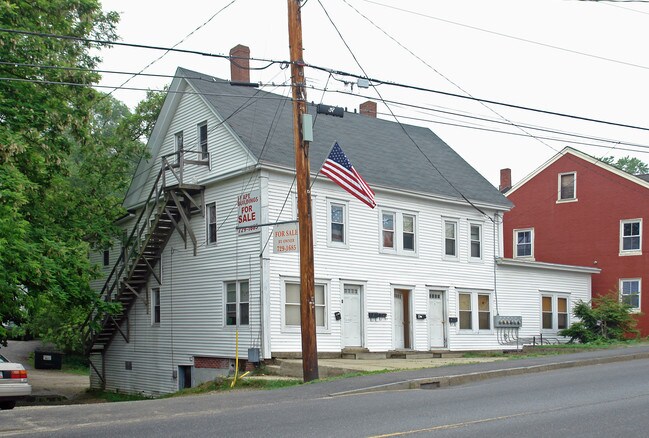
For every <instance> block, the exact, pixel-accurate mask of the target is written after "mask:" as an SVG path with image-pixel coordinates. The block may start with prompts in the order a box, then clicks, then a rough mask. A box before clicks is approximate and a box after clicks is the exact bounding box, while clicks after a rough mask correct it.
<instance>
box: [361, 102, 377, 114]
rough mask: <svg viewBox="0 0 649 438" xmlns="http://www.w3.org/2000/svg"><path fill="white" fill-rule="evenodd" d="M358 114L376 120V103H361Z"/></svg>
mask: <svg viewBox="0 0 649 438" xmlns="http://www.w3.org/2000/svg"><path fill="white" fill-rule="evenodd" d="M359 112H360V113H361V114H362V115H364V116H368V117H374V118H376V102H372V101H371V100H368V101H367V102H363V103H361V106H360V107H359Z"/></svg>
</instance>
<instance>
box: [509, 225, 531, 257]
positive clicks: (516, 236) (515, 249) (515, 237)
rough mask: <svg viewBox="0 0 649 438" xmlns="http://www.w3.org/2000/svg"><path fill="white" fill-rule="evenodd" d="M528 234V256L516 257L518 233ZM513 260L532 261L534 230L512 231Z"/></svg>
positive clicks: (521, 229)
mask: <svg viewBox="0 0 649 438" xmlns="http://www.w3.org/2000/svg"><path fill="white" fill-rule="evenodd" d="M527 232H529V233H530V255H518V233H527ZM513 254H514V258H515V259H532V260H533V259H534V228H520V229H515V230H514V253H513Z"/></svg>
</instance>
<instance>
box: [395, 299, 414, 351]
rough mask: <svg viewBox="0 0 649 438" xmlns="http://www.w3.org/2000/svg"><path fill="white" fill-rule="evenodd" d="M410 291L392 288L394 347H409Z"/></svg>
mask: <svg viewBox="0 0 649 438" xmlns="http://www.w3.org/2000/svg"><path fill="white" fill-rule="evenodd" d="M409 298H410V291H409V290H407V289H395V290H394V318H393V319H394V348H395V349H400V348H410V310H409V309H410V305H409Z"/></svg>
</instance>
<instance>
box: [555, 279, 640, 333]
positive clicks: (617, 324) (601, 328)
mask: <svg viewBox="0 0 649 438" xmlns="http://www.w3.org/2000/svg"><path fill="white" fill-rule="evenodd" d="M618 297H619V294H618V293H617V292H610V293H609V294H607V295H601V296H598V297H595V298H593V299H592V300H591V302H590V303H587V302H584V301H581V300H580V301H579V302H578V303H577V304H576V305H575V307H574V309H573V312H572V313H573V315H575V316H576V317H577V318H579V321H577V322H575V323H574V324H572V325H571V326H570V327H569V328H567V329H564V330H561V331H560V332H559V334H560V335H561V336H568V337H570V338H571V340H572V341H579V342H581V343H584V344H586V343H591V342H610V341H621V340H624V339H626V338H628V337H637V336H638V334H639V332H638V330H637V329H636V324H637V321H636V318H635V317H634V315H633V314H632V313H631V306H629V305H628V304H625V303H623V302H621V301H620V300H619V298H618Z"/></svg>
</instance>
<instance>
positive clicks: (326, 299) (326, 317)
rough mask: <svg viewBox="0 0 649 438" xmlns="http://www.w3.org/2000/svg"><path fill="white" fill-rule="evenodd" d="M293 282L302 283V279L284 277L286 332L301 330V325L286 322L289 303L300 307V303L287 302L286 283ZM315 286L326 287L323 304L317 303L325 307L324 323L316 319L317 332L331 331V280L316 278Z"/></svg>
mask: <svg viewBox="0 0 649 438" xmlns="http://www.w3.org/2000/svg"><path fill="white" fill-rule="evenodd" d="M287 284H291V285H299V284H300V279H299V278H296V277H287V278H283V279H282V282H281V288H282V289H281V291H280V293H281V299H282V300H281V301H282V308H281V312H282V331H284V332H295V333H299V332H300V331H301V330H300V325H293V324H291V325H289V324H286V306H287V305H292V306H296V307H298V308H299V307H300V305H301V304H300V303H287V302H286V285H287ZM314 285H315V286H322V287H323V288H324V303H323V304H318V303H316V307H323V308H324V310H323V325H318V324H317V320H316V333H330V330H331V326H330V324H329V318H330V315H329V314H330V309H331V300H330V293H331V292H330V290H331V285H330V282H329V281H322V280H318V279H316V280H315V283H314Z"/></svg>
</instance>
